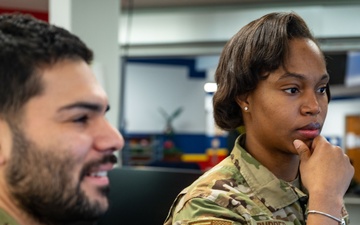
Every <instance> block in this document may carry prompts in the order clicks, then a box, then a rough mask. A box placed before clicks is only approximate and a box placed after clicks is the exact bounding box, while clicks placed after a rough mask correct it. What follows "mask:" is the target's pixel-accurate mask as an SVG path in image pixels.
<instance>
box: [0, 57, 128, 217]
mask: <svg viewBox="0 0 360 225" xmlns="http://www.w3.org/2000/svg"><path fill="white" fill-rule="evenodd" d="M40 77H41V82H42V84H43V86H44V89H43V91H42V93H41V94H40V95H38V96H35V97H33V98H31V99H30V100H29V101H28V102H27V103H26V104H25V106H24V113H23V116H22V117H21V120H20V121H19V122H18V123H16V124H15V123H11V124H10V127H9V130H10V131H11V132H10V133H11V136H12V140H11V142H10V143H11V144H10V146H9V148H11V151H10V152H11V153H10V157H9V161H8V163H7V165H6V169H5V175H6V179H7V181H8V184H9V191H10V194H11V195H12V196H13V197H14V198H15V200H16V201H17V204H19V205H20V206H21V207H22V208H23V209H24V210H25V211H26V212H27V213H29V214H30V215H32V216H34V217H35V218H38V219H41V220H43V221H41V222H43V223H45V224H46V223H47V221H51V222H60V223H61V222H68V221H76V220H93V219H96V218H97V217H98V216H100V215H102V214H103V213H104V212H105V211H106V210H107V208H108V200H107V197H106V193H107V191H108V187H109V180H108V177H107V171H109V170H111V169H112V167H113V164H114V163H115V162H116V157H115V156H114V155H113V153H114V151H116V150H118V149H121V148H122V147H123V144H124V143H123V138H122V136H121V135H120V133H119V132H118V131H117V130H116V129H115V128H114V127H112V126H111V125H110V124H109V122H108V121H107V120H106V118H105V112H106V111H107V109H108V100H107V96H106V94H105V92H104V90H103V89H102V88H101V86H100V85H99V84H98V82H97V81H96V79H95V77H94V75H93V73H92V71H91V69H90V67H89V65H88V64H86V63H85V62H84V61H82V60H75V61H74V60H71V61H70V60H63V61H60V62H57V63H56V64H55V65H53V66H52V67H49V68H45V69H43V70H41V71H40Z"/></svg>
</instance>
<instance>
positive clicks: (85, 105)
mask: <svg viewBox="0 0 360 225" xmlns="http://www.w3.org/2000/svg"><path fill="white" fill-rule="evenodd" d="M76 108H80V109H86V110H90V111H94V112H103V111H104V112H107V111H109V110H110V106H109V105H106V108H105V110H104V106H103V105H101V104H97V103H90V102H75V103H73V104H69V105H65V106H63V107H61V108H60V109H59V110H58V111H59V112H60V111H65V110H71V109H76Z"/></svg>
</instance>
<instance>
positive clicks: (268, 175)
mask: <svg viewBox="0 0 360 225" xmlns="http://www.w3.org/2000/svg"><path fill="white" fill-rule="evenodd" d="M244 142H245V134H243V135H240V136H239V137H238V138H237V140H236V143H235V146H234V149H233V151H232V152H231V160H232V162H233V163H234V165H235V166H237V168H238V169H239V171H240V173H241V174H242V176H243V177H244V179H245V180H246V182H247V183H248V185H249V187H250V188H251V189H252V190H253V192H254V193H255V195H257V197H258V198H259V199H260V200H261V201H262V202H264V204H265V205H266V206H267V207H268V208H269V209H270V210H271V211H276V210H278V209H280V208H284V207H285V206H288V205H290V204H292V203H294V202H296V201H298V200H299V199H300V198H303V197H306V196H307V195H306V194H305V193H304V192H303V191H301V190H300V189H299V188H297V187H295V186H293V185H291V184H290V183H288V182H286V181H283V180H280V179H278V178H277V177H276V176H275V175H274V174H273V173H272V172H270V171H269V170H268V169H267V168H266V167H264V166H263V165H262V164H260V162H258V161H257V160H256V159H255V158H254V157H252V156H251V155H250V154H249V153H248V152H247V151H246V150H245V149H244V148H243V147H242V146H244Z"/></svg>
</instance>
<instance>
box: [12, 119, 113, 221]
mask: <svg viewBox="0 0 360 225" xmlns="http://www.w3.org/2000/svg"><path fill="white" fill-rule="evenodd" d="M10 126H11V130H12V134H13V147H12V151H11V152H12V153H11V158H10V161H9V164H8V167H7V169H6V171H5V174H6V179H7V182H8V183H9V187H10V192H11V194H12V196H13V197H14V198H15V199H16V201H17V203H18V204H19V206H20V207H21V208H22V210H24V211H25V212H27V213H28V214H29V215H30V216H32V217H33V218H35V219H36V220H38V221H40V222H42V223H44V224H64V223H69V222H74V221H93V220H96V219H97V218H98V217H99V216H101V215H103V214H104V213H105V211H106V207H104V206H101V205H100V203H99V202H94V201H93V202H91V201H90V199H89V198H88V197H87V196H86V194H85V192H84V191H83V190H81V188H80V181H81V180H82V179H83V178H84V177H85V175H86V171H87V170H88V169H89V168H91V167H92V166H94V165H98V164H100V163H101V162H92V163H88V164H87V165H85V166H84V169H83V171H82V172H81V174H80V175H79V178H78V180H79V181H78V182H77V183H74V179H73V176H74V174H73V173H74V172H73V171H74V167H75V165H76V163H77V162H76V159H74V156H73V155H71V152H70V151H67V152H65V150H64V149H47V150H45V149H40V148H39V147H37V146H36V144H35V143H33V142H32V141H30V140H28V139H27V138H26V136H25V134H24V133H23V132H22V131H20V129H19V128H18V127H17V126H16V125H10ZM58 151H64V152H58ZM111 160H112V159H109V157H107V158H106V159H105V158H104V159H103V160H102V162H107V161H111ZM98 191H99V193H100V194H103V195H106V193H107V192H108V187H104V188H101V189H99V190H98Z"/></svg>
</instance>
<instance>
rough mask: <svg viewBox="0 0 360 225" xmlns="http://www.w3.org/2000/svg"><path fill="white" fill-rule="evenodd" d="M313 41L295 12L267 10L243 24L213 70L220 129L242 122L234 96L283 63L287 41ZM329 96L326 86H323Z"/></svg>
mask: <svg viewBox="0 0 360 225" xmlns="http://www.w3.org/2000/svg"><path fill="white" fill-rule="evenodd" d="M295 38H307V39H310V40H312V41H314V42H315V43H316V44H317V41H316V40H315V38H314V37H313V35H312V34H311V32H310V30H309V28H308V26H307V25H306V23H305V21H304V20H303V19H302V18H301V17H300V16H298V15H297V14H295V13H270V14H267V15H265V16H263V17H261V18H259V19H257V20H254V21H252V22H250V23H249V24H247V25H246V26H244V27H243V28H242V29H240V31H239V32H238V33H236V34H235V35H234V36H233V37H232V38H231V39H230V40H229V41H228V42H227V43H226V45H225V47H224V49H223V51H222V54H221V56H220V61H219V64H218V67H217V69H216V73H215V81H216V83H217V91H216V92H215V94H214V97H213V106H214V118H215V122H216V124H217V125H218V126H219V127H220V128H222V129H224V130H233V129H235V128H237V127H239V126H242V125H244V121H243V117H242V112H241V109H240V107H239V105H238V104H237V102H236V98H237V97H239V96H242V95H243V96H244V95H246V94H247V93H250V92H252V91H253V90H254V89H255V88H256V87H257V85H258V83H259V81H260V80H263V79H266V78H267V75H268V74H269V73H270V72H273V71H275V70H276V69H278V68H279V67H280V66H284V65H285V60H286V57H287V56H288V53H289V41H290V40H292V39H295ZM326 93H327V96H328V100H330V92H329V88H327V92H326Z"/></svg>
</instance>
